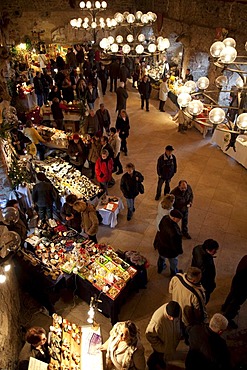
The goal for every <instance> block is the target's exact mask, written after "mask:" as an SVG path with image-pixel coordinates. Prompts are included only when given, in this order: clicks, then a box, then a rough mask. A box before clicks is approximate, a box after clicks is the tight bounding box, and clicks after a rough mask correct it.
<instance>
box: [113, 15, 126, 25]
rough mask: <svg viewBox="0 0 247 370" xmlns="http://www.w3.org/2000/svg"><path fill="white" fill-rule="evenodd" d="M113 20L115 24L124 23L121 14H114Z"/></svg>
mask: <svg viewBox="0 0 247 370" xmlns="http://www.w3.org/2000/svg"><path fill="white" fill-rule="evenodd" d="M114 19H115V20H116V22H117V23H122V22H123V21H124V17H123V14H121V13H116V14H115V15H114Z"/></svg>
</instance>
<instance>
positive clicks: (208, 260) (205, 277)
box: [191, 245, 216, 293]
mask: <svg viewBox="0 0 247 370" xmlns="http://www.w3.org/2000/svg"><path fill="white" fill-rule="evenodd" d="M191 266H193V267H198V268H199V269H201V271H202V279H201V284H202V286H203V288H204V289H205V290H206V291H208V292H210V293H212V292H213V290H214V289H215V287H216V284H215V276H216V271H215V265H214V258H213V256H211V254H209V253H207V251H206V250H205V249H204V248H203V246H202V245H197V246H196V247H195V248H194V249H193V252H192V263H191Z"/></svg>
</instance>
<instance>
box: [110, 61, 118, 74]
mask: <svg viewBox="0 0 247 370" xmlns="http://www.w3.org/2000/svg"><path fill="white" fill-rule="evenodd" d="M109 75H110V77H111V78H118V76H119V63H118V62H117V61H114V62H112V63H111V64H110V67H109Z"/></svg>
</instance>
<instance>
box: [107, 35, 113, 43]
mask: <svg viewBox="0 0 247 370" xmlns="http://www.w3.org/2000/svg"><path fill="white" fill-rule="evenodd" d="M108 41H109V44H110V45H111V44H113V43H114V37H113V36H109V37H108Z"/></svg>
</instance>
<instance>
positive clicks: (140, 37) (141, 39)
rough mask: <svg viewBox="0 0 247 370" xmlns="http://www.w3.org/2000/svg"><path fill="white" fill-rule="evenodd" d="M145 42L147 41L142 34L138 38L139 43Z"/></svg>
mask: <svg viewBox="0 0 247 370" xmlns="http://www.w3.org/2000/svg"><path fill="white" fill-rule="evenodd" d="M145 40H146V37H145V35H143V33H140V35H139V36H138V41H139V42H144V41H145Z"/></svg>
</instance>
